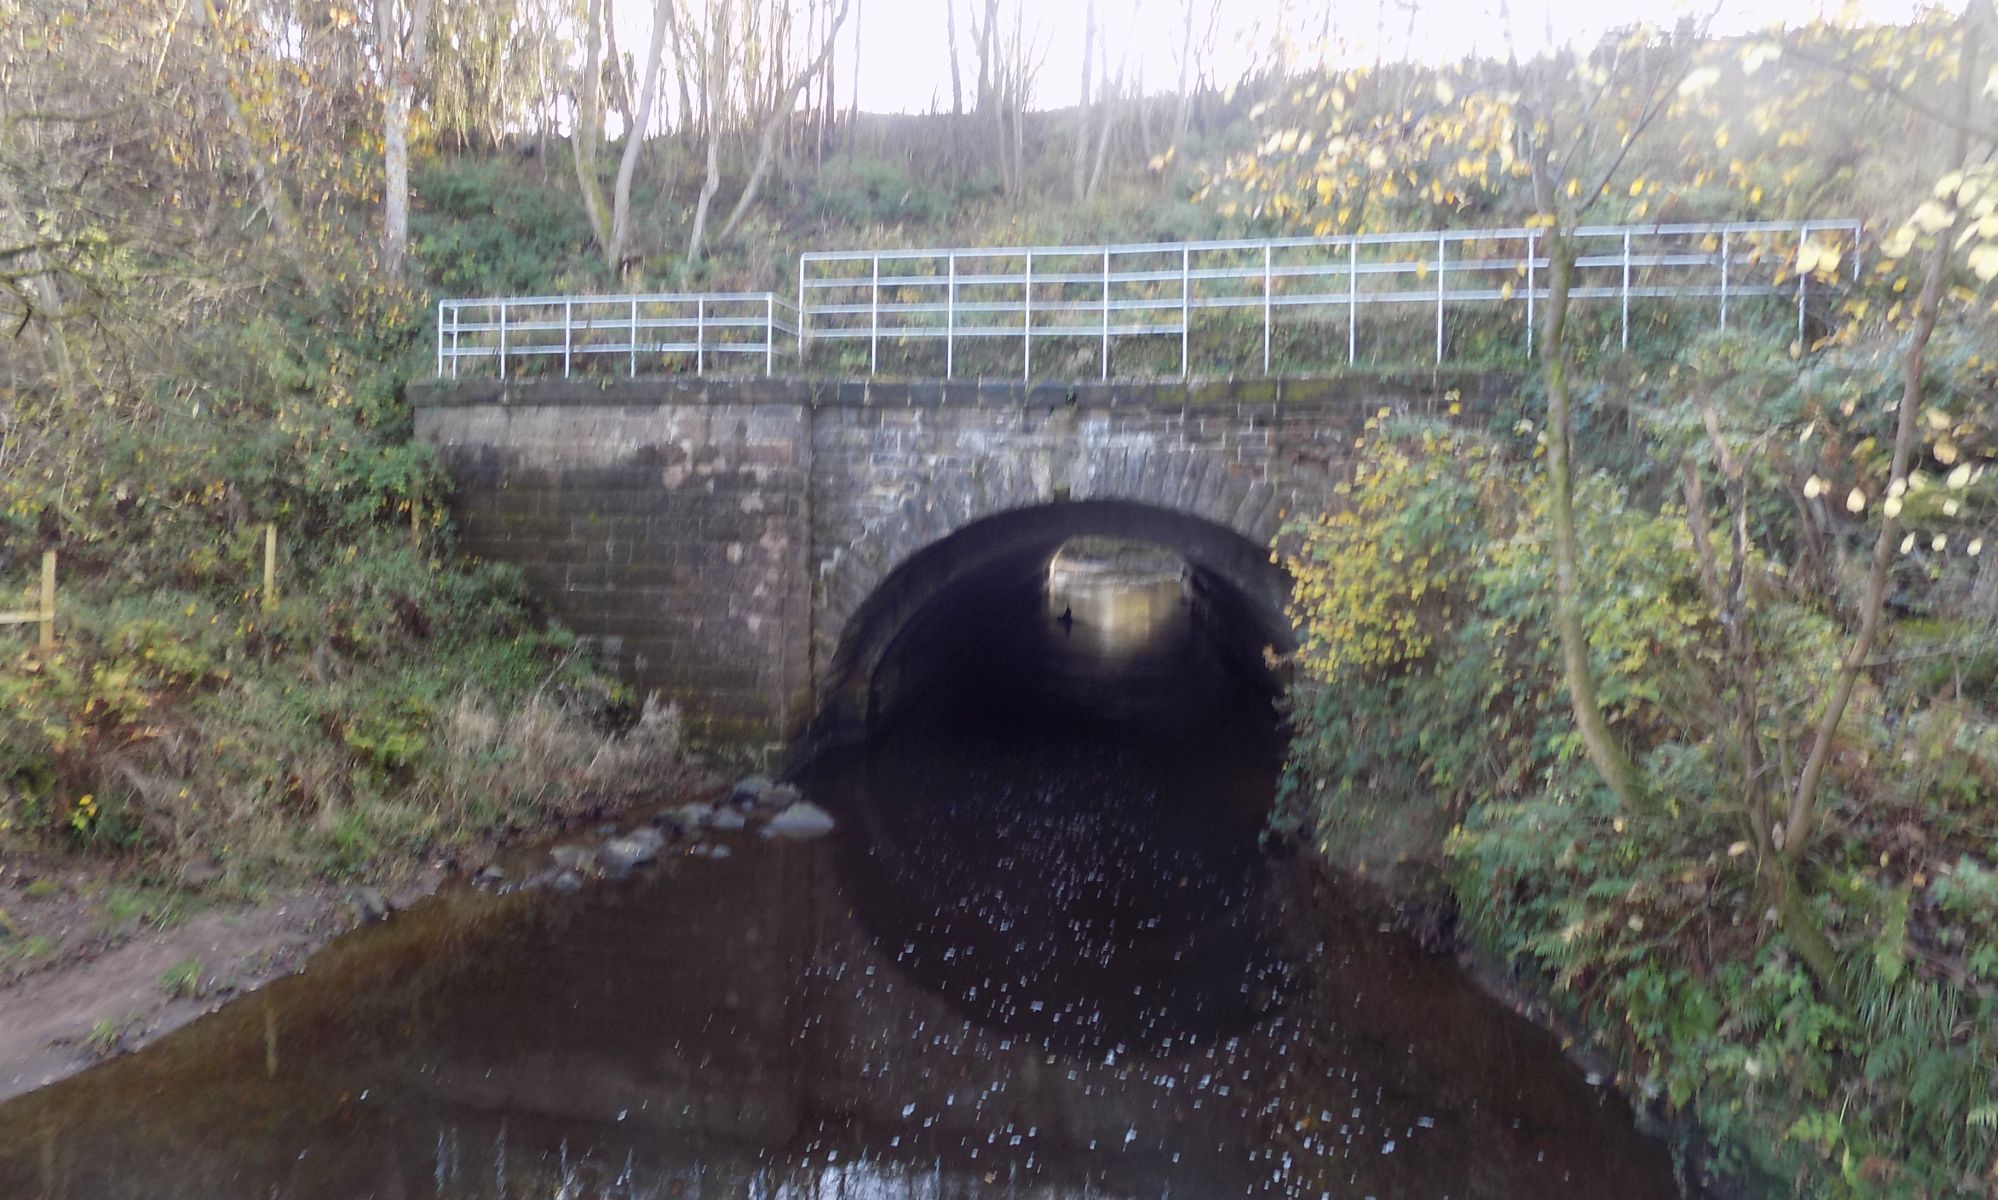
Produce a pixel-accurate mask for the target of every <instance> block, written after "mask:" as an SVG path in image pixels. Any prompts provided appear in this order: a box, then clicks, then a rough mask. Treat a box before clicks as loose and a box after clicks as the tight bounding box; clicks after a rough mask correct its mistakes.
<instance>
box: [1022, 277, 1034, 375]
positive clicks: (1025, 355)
mask: <svg viewBox="0 0 1998 1200" xmlns="http://www.w3.org/2000/svg"><path fill="white" fill-rule="evenodd" d="M1021 278H1023V279H1024V280H1026V283H1025V285H1024V286H1023V287H1022V288H1021V289H1020V349H1021V351H1022V353H1021V356H1020V358H1021V361H1022V362H1023V363H1024V364H1025V365H1023V366H1022V367H1021V368H1020V379H1021V380H1022V381H1023V382H1026V383H1032V382H1033V379H1034V252H1033V251H1032V250H1029V251H1027V270H1026V273H1025V274H1024V275H1023V276H1021Z"/></svg>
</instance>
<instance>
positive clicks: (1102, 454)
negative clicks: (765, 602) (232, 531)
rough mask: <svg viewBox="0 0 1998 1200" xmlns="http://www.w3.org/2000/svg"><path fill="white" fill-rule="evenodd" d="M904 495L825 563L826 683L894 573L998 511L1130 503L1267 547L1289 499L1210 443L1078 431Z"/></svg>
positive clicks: (822, 641)
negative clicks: (1055, 445)
mask: <svg viewBox="0 0 1998 1200" xmlns="http://www.w3.org/2000/svg"><path fill="white" fill-rule="evenodd" d="M902 497H903V498H902V501H901V503H900V505H899V506H898V507H896V508H895V509H894V510H893V511H892V512H890V513H889V514H888V515H887V516H886V517H884V518H881V519H877V520H875V521H872V522H870V523H869V524H868V526H867V528H865V529H864V530H863V531H862V532H861V534H860V536H859V537H857V538H855V539H854V540H853V541H852V542H851V543H849V544H848V545H846V546H844V547H842V548H840V549H839V551H838V552H836V553H835V554H833V555H831V556H829V557H828V558H827V559H826V560H825V561H824V563H823V565H822V566H821V567H820V570H819V573H818V578H817V579H816V580H815V581H814V586H813V596H812V607H813V616H814V620H813V639H812V640H813V645H812V663H813V667H814V675H815V676H816V677H817V678H818V679H819V680H821V681H825V680H827V679H828V678H829V675H828V672H829V671H831V670H832V668H833V658H834V656H835V654H836V653H837V652H838V649H839V646H840V643H841V641H842V640H843V639H844V638H845V636H846V631H847V626H848V624H849V622H851V620H852V619H853V617H854V615H855V614H856V613H857V612H858V611H859V609H860V607H861V605H863V604H864V603H866V602H867V600H868V599H869V598H870V597H872V596H873V595H874V594H875V592H876V590H877V589H878V588H879V587H880V586H881V584H882V582H883V581H884V580H886V579H887V578H888V577H889V575H891V574H892V573H893V572H895V571H896V570H898V569H899V568H901V567H902V566H903V565H904V564H905V563H907V562H909V560H910V559H911V558H912V557H913V556H915V555H916V554H918V553H919V552H921V551H922V550H924V549H925V548H927V547H929V546H932V545H935V544H937V543H938V542H940V541H942V540H943V539H945V538H947V537H950V536H951V535H953V534H955V533H957V532H959V531H960V530H963V529H965V528H967V527H969V526H971V525H973V524H975V523H977V522H979V521H982V520H985V519H987V518H989V517H994V516H998V515H1000V514H1003V513H1008V512H1014V511H1018V510H1022V509H1030V508H1035V507H1039V506H1043V505H1050V504H1060V503H1067V502H1081V501H1102V502H1123V503H1127V504H1129V505H1133V506H1138V507H1142V508H1150V509H1157V510H1162V511H1164V512H1168V513H1176V514H1179V515H1181V516H1184V517H1187V518H1192V519H1197V520H1199V521H1202V522H1205V523H1206V524H1208V525H1211V526H1216V527H1219V528H1221V529H1225V530H1229V531H1232V532H1234V533H1236V534H1238V535H1239V536H1240V537H1241V538H1243V539H1245V540H1247V541H1248V542H1250V543H1252V544H1254V545H1255V546H1257V547H1259V548H1263V549H1262V551H1261V552H1262V553H1263V554H1265V555H1266V554H1267V547H1268V546H1269V545H1270V543H1271V541H1272V540H1273V539H1274V538H1275V536H1276V531H1277V526H1278V524H1279V522H1280V520H1281V510H1280V508H1279V502H1280V500H1281V499H1282V497H1280V496H1279V494H1278V492H1277V489H1276V488H1275V487H1274V486H1272V485H1271V484H1270V483H1269V482H1268V481H1267V480H1266V479H1265V478H1264V473H1263V472H1262V471H1260V470H1257V469H1254V468H1252V467H1251V466H1249V465H1247V464H1243V463H1231V462H1229V461H1227V460H1226V459H1225V458H1224V457H1223V456H1222V455H1221V454H1219V453H1217V452H1215V451H1214V450H1211V449H1205V448H1193V447H1188V446H1185V445H1184V444H1181V445H1169V444H1167V445H1162V444H1160V443H1159V442H1158V441H1155V440H1154V439H1152V438H1149V437H1139V438H1127V439H1119V440H1101V441H1097V440H1092V439H1076V440H1075V441H1074V442H1072V443H1071V444H1070V445H1069V447H1067V448H1065V449H1062V450H1057V451H1053V452H1042V453H1031V454H1024V455H1016V456H996V455H995V456H981V457H979V458H977V459H975V460H974V461H972V462H971V463H970V464H968V465H967V466H966V467H965V469H964V470H963V471H962V472H961V473H959V474H957V475H955V476H953V477H952V478H950V479H947V480H931V479H927V478H911V479H909V480H907V481H906V482H905V484H904V486H903V488H902Z"/></svg>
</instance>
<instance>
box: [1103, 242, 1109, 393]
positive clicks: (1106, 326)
mask: <svg viewBox="0 0 1998 1200" xmlns="http://www.w3.org/2000/svg"><path fill="white" fill-rule="evenodd" d="M1102 374H1103V378H1104V379H1105V380H1106V381H1107V380H1108V379H1109V378H1110V251H1109V249H1108V248H1107V247H1106V248H1105V249H1104V251H1103V373H1102Z"/></svg>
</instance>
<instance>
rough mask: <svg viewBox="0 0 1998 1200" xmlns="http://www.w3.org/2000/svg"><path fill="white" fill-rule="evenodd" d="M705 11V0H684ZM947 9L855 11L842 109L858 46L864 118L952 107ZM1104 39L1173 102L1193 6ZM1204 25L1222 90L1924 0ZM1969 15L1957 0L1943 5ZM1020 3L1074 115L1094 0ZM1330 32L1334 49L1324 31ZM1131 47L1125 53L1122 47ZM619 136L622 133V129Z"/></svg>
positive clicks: (961, 14) (1145, 5) (1249, 5)
mask: <svg viewBox="0 0 1998 1200" xmlns="http://www.w3.org/2000/svg"><path fill="white" fill-rule="evenodd" d="M686 2H687V3H689V4H690V5H691V6H693V7H694V8H696V9H698V8H699V6H700V4H701V3H702V0H686ZM946 2H947V0H852V4H853V11H852V13H850V14H849V16H848V18H847V25H846V28H845V29H843V30H842V31H841V35H840V44H839V46H838V47H837V48H836V51H835V62H834V67H835V69H836V70H837V71H838V80H837V90H838V99H839V104H840V107H842V108H845V107H846V106H847V105H848V104H850V103H852V97H853V88H854V86H855V81H856V74H855V62H854V42H855V38H856V35H858V40H859V44H860V59H859V71H858V85H859V89H860V107H861V108H862V109H864V110H866V111H868V112H928V111H930V110H931V109H932V108H935V109H939V110H945V111H947V110H948V109H949V108H950V103H951V100H950V55H949V46H950V39H949V36H948V34H947V28H948V27H947V24H946V20H945V6H946ZM950 2H954V3H956V5H957V13H958V30H957V32H958V43H959V46H960V50H959V56H960V57H959V66H960V69H961V70H962V71H963V73H964V88H965V104H966V106H967V107H969V106H970V104H971V102H972V96H971V92H972V90H973V87H974V84H975V78H976V75H977V70H978V64H977V59H976V56H975V52H974V51H973V48H972V37H971V25H970V10H971V9H972V8H973V7H977V8H980V9H982V8H983V7H984V4H983V0H950ZM1094 2H1095V5H1096V13H1097V24H1098V29H1099V37H1102V38H1105V39H1107V40H1106V42H1105V45H1106V46H1107V48H1108V55H1109V73H1110V74H1111V75H1113V76H1114V75H1115V73H1116V70H1117V66H1118V62H1119V59H1120V58H1121V57H1122V56H1124V55H1125V54H1126V53H1128V54H1129V60H1128V63H1127V65H1126V67H1125V71H1126V78H1127V80H1128V81H1129V82H1131V83H1133V84H1135V83H1137V82H1138V81H1140V80H1142V82H1143V86H1144V89H1145V90H1146V91H1148V92H1169V91H1172V90H1174V89H1176V87H1177V86H1178V83H1179V73H1180V66H1179V57H1180V47H1181V39H1182V35H1183V33H1184V16H1183V14H1184V13H1185V7H1184V5H1185V4H1186V3H1188V2H1189V0H1094ZM1191 2H1192V3H1193V4H1194V6H1195V9H1196V12H1197V13H1198V14H1200V22H1201V23H1202V25H1203V26H1204V23H1205V21H1206V14H1208V13H1209V12H1210V11H1215V10H1216V9H1217V6H1218V11H1219V14H1220V15H1219V17H1218V19H1217V20H1216V21H1215V23H1214V27H1213V35H1212V36H1211V37H1209V36H1206V35H1205V30H1204V28H1203V29H1202V32H1201V34H1200V35H1199V36H1198V41H1199V42H1200V47H1199V48H1198V49H1197V50H1196V52H1195V62H1196V64H1197V68H1198V69H1197V70H1196V73H1195V74H1196V79H1197V77H1198V75H1199V74H1200V73H1202V72H1204V73H1205V75H1206V77H1207V78H1208V79H1209V80H1211V81H1212V82H1214V83H1216V84H1218V85H1219V86H1222V87H1226V86H1227V85H1228V84H1229V83H1232V82H1234V81H1235V80H1238V79H1240V78H1242V77H1243V76H1244V75H1245V74H1246V73H1247V72H1248V71H1249V70H1250V69H1252V68H1253V67H1254V66H1255V65H1257V64H1259V63H1264V62H1267V61H1268V60H1269V58H1270V55H1271V47H1272V46H1273V45H1276V44H1278V43H1279V42H1282V43H1285V44H1287V46H1288V51H1289V53H1290V55H1291V61H1292V64H1293V65H1296V66H1303V65H1308V64H1311V63H1316V62H1319V61H1323V60H1325V59H1327V58H1329V59H1330V61H1332V62H1334V63H1336V64H1338V65H1341V66H1361V65H1365V64H1368V63H1372V62H1376V61H1381V60H1389V61H1397V60H1400V59H1403V58H1412V59H1416V60H1419V61H1427V62H1447V61H1451V60H1454V59H1458V58H1462V57H1464V56H1465V55H1468V54H1492V55H1497V54H1502V53H1504V50H1505V26H1506V22H1505V21H1504V19H1503V18H1502V17H1501V13H1502V11H1504V10H1503V9H1502V7H1501V5H1502V4H1503V3H1508V2H1509V3H1510V6H1511V24H1512V27H1513V30H1514V40H1515V43H1516V45H1517V48H1518V50H1519V53H1520V54H1521V55H1522V56H1528V57H1530V56H1532V55H1533V54H1535V53H1538V52H1539V51H1541V50H1544V49H1546V48H1547V47H1549V46H1550V45H1571V44H1577V43H1580V44H1588V43H1593V42H1595V41H1596V40H1598V39H1599V38H1601V37H1602V35H1603V34H1604V33H1606V32H1608V31H1609V30H1612V29H1617V28H1622V27H1625V26H1628V25H1632V24H1636V23H1639V22H1649V23H1651V24H1655V25H1671V24H1673V23H1675V22H1676V21H1678V20H1679V19H1680V18H1681V17H1683V16H1688V15H1699V16H1706V15H1709V14H1712V24H1711V26H1710V27H1711V29H1712V31H1713V32H1714V33H1715V34H1718V35H1729V34H1738V33H1747V32H1751V31H1753V30H1756V29H1764V28H1768V27H1770V26H1772V25H1777V24H1794V23H1798V22H1802V21H1807V20H1811V19H1813V18H1815V17H1819V16H1824V15H1831V14H1846V15H1848V16H1856V17H1857V18H1859V19H1863V20H1879V21H1905V20H1907V19H1908V18H1909V17H1910V15H1911V14H1912V13H1913V12H1914V11H1915V10H1917V9H1918V8H1924V7H1934V4H1925V3H1923V0H1705V2H1704V3H1703V4H1700V5H1695V4H1694V3H1692V2H1691V0H1413V3H1414V4H1415V5H1416V7H1415V9H1414V11H1413V13H1412V14H1411V12H1410V9H1409V7H1408V4H1409V3H1410V0H1342V2H1341V3H1337V4H1333V3H1330V2H1329V0H1191ZM1947 2H1948V3H1951V4H1953V5H1960V3H1961V0H1947ZM1016 5H1017V6H1018V7H1019V9H1020V11H1021V13H1022V15H1023V25H1024V28H1025V29H1026V30H1027V33H1028V37H1029V39H1030V41H1031V42H1032V44H1033V45H1034V46H1036V47H1037V49H1038V51H1039V54H1040V59H1041V67H1040V71H1039V73H1038V75H1037V76H1036V77H1035V82H1034V92H1033V98H1032V102H1031V107H1033V108H1037V109H1050V108H1066V107H1068V106H1070V105H1072V104H1074V103H1075V101H1076V97H1077V95H1078V93H1079V92H1080V89H1081V76H1082V40H1083V27H1084V13H1085V0H1003V3H1002V7H1003V8H1005V10H1006V11H1008V12H1011V11H1012V10H1013V8H1014V6H1016ZM652 8H653V5H652V4H651V3H650V2H648V0H614V7H613V9H612V12H613V13H614V14H615V17H614V19H615V20H616V21H617V26H618V42H619V44H620V46H621V47H623V48H624V49H625V50H626V52H627V53H630V54H632V55H633V56H634V57H638V56H641V55H642V54H643V52H644V51H643V48H644V46H645V45H646V41H647V37H648V34H649V31H650V29H651V10H652ZM1328 31H1329V33H1330V49H1329V51H1327V50H1326V49H1325V47H1326V45H1327V39H1326V34H1327V33H1328ZM1127 46H1128V51H1127V49H1126V47H1127ZM613 133H615V131H613Z"/></svg>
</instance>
